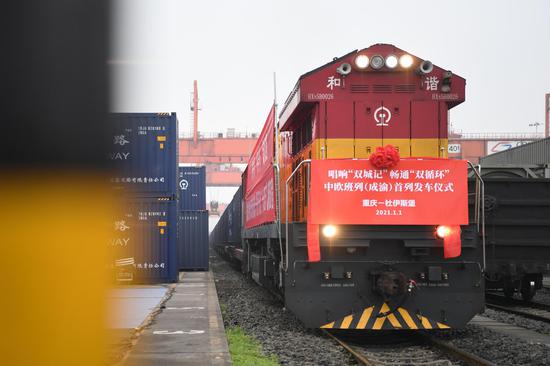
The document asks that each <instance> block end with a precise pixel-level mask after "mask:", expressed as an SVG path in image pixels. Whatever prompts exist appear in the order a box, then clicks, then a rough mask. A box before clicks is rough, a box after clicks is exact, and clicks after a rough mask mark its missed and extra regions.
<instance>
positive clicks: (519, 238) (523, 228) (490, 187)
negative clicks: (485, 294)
mask: <svg viewBox="0 0 550 366" xmlns="http://www.w3.org/2000/svg"><path fill="white" fill-rule="evenodd" d="M480 172H481V176H482V177H483V181H484V191H485V198H484V202H485V204H484V206H485V208H484V209H485V232H486V243H487V257H486V260H487V268H486V274H485V276H486V289H487V290H502V291H503V292H504V294H505V295H506V296H507V297H512V296H513V295H514V293H515V292H519V293H520V294H521V296H522V298H523V299H524V300H527V301H528V300H531V299H532V298H533V296H534V295H535V293H536V291H537V290H538V289H541V288H542V286H543V284H542V279H543V274H544V273H545V272H546V271H548V270H549V269H550V179H548V178H545V176H547V174H548V168H547V167H546V166H544V165H511V164H508V165H500V166H497V165H490V166H482V167H481V168H480ZM471 185H472V186H473V182H471Z"/></svg>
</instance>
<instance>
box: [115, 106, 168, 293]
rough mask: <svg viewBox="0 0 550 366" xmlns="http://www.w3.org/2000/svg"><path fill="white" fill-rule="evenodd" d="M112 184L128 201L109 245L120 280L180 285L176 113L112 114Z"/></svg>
mask: <svg viewBox="0 0 550 366" xmlns="http://www.w3.org/2000/svg"><path fill="white" fill-rule="evenodd" d="M110 118H111V122H112V126H113V136H112V145H111V146H112V148H111V151H109V152H108V159H110V160H111V161H112V163H113V173H112V174H111V184H112V186H113V189H115V190H116V191H117V192H120V194H121V196H123V197H124V201H123V202H124V205H123V207H121V209H120V210H119V212H118V216H117V217H116V218H115V219H114V225H113V237H112V238H111V242H110V245H111V246H112V248H113V253H114V262H115V263H114V267H115V275H116V279H117V281H119V282H121V281H125V282H130V283H163V282H176V281H177V279H178V264H177V212H178V208H177V204H178V202H177V193H178V190H177V155H178V128H177V127H178V126H177V123H178V122H177V118H176V114H175V113H113V114H111V115H110Z"/></svg>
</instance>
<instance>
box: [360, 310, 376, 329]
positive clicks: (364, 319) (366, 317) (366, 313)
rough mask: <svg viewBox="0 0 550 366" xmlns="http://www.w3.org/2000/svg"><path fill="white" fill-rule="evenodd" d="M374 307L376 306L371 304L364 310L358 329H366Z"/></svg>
mask: <svg viewBox="0 0 550 366" xmlns="http://www.w3.org/2000/svg"><path fill="white" fill-rule="evenodd" d="M373 309H374V306H371V307H370V308H366V309H365V310H363V314H361V318H360V319H359V323H357V327H356V328H357V329H365V327H366V326H367V323H368V322H369V319H370V315H371V314H372V310H373Z"/></svg>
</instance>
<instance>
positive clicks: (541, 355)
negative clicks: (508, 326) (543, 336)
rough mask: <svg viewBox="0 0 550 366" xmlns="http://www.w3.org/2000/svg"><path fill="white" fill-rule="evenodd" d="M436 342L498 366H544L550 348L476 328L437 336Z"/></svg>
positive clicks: (466, 328)
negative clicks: (450, 345) (446, 343)
mask: <svg viewBox="0 0 550 366" xmlns="http://www.w3.org/2000/svg"><path fill="white" fill-rule="evenodd" d="M437 334H438V338H440V339H442V340H445V341H448V342H450V343H452V344H453V345H455V346H456V347H458V348H460V349H463V350H465V351H468V352H471V353H473V354H476V355H477V356H479V357H481V358H484V359H486V360H489V361H491V362H493V363H494V364H496V365H499V366H527V365H529V366H539V365H540V366H547V365H548V364H549V360H550V347H547V346H545V345H541V344H529V343H527V342H525V341H523V340H521V339H518V338H515V337H510V336H507V335H504V334H500V333H496V332H493V331H492V330H489V329H487V328H483V327H480V326H477V325H467V326H466V327H465V328H464V329H461V330H451V331H445V332H441V331H440V332H437Z"/></svg>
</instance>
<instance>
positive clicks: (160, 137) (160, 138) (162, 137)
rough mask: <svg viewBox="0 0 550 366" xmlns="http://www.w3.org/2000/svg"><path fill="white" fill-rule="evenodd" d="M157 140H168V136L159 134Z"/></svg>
mask: <svg viewBox="0 0 550 366" xmlns="http://www.w3.org/2000/svg"><path fill="white" fill-rule="evenodd" d="M157 141H159V142H161V141H166V136H157Z"/></svg>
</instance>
